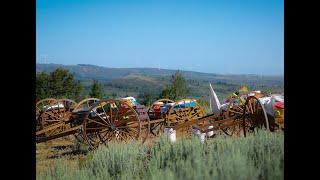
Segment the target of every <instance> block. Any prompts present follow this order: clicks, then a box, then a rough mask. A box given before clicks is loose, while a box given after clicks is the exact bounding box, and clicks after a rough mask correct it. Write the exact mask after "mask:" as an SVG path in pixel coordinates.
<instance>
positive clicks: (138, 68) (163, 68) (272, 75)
mask: <svg viewBox="0 0 320 180" xmlns="http://www.w3.org/2000/svg"><path fill="white" fill-rule="evenodd" d="M37 64H39V65H45V64H52V65H62V66H81V65H86V66H97V67H102V68H110V69H112V68H114V69H159V70H171V71H185V72H196V73H204V74H216V75H230V76H232V75H254V76H284V74H283V73H282V74H281V73H280V74H254V73H247V74H245V73H238V74H234V73H214V72H201V71H194V70H183V69H166V68H158V67H108V66H103V65H95V64H82V63H81V64H57V63H38V62H36V65H37Z"/></svg>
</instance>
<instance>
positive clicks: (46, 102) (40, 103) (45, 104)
mask: <svg viewBox="0 0 320 180" xmlns="http://www.w3.org/2000/svg"><path fill="white" fill-rule="evenodd" d="M54 101H56V99H54V98H46V99H42V100H40V101H38V102H37V103H36V127H37V128H36V130H37V131H38V130H39V129H40V128H41V125H40V122H39V121H38V118H39V116H40V114H41V113H42V112H43V111H44V110H45V108H46V107H48V105H50V104H51V103H52V102H54Z"/></svg>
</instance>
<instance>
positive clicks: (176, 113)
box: [165, 99, 205, 137]
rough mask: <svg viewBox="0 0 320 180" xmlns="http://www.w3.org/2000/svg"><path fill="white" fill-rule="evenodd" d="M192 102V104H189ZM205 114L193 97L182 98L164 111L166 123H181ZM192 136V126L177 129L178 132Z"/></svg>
mask: <svg viewBox="0 0 320 180" xmlns="http://www.w3.org/2000/svg"><path fill="white" fill-rule="evenodd" d="M191 103H193V105H191ZM203 116H205V112H204V109H203V108H202V107H201V105H200V104H199V103H197V101H196V100H195V99H182V100H180V101H178V102H176V103H175V104H174V105H173V106H172V107H171V108H170V109H169V110H168V112H167V113H166V116H165V120H166V125H176V124H182V123H185V122H188V121H191V120H194V119H199V118H201V117H203ZM179 133H181V135H182V136H186V137H190V136H192V126H190V127H186V128H182V129H179V131H178V134H179Z"/></svg>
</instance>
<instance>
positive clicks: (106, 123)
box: [93, 110, 110, 125]
mask: <svg viewBox="0 0 320 180" xmlns="http://www.w3.org/2000/svg"><path fill="white" fill-rule="evenodd" d="M93 112H94V113H95V114H96V115H97V116H98V117H99V118H100V119H101V120H102V121H103V122H104V123H105V125H110V124H109V123H108V122H107V121H106V120H105V119H104V118H103V117H101V116H100V114H99V113H98V112H97V111H96V110H93Z"/></svg>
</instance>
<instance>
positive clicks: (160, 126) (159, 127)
mask: <svg viewBox="0 0 320 180" xmlns="http://www.w3.org/2000/svg"><path fill="white" fill-rule="evenodd" d="M159 102H162V103H163V104H167V103H174V101H173V100H171V99H159V100H157V101H155V102H153V103H152V104H151V107H153V105H154V104H156V103H159ZM151 107H150V108H149V110H148V114H150V113H151ZM160 108H161V107H160ZM160 113H161V112H160ZM158 118H159V119H161V118H164V117H163V116H162V114H160V116H159V117H158ZM153 120H154V121H153ZM164 127H165V120H163V121H158V120H157V118H155V119H151V124H150V135H151V136H153V137H157V136H159V135H161V133H162V132H163V131H164Z"/></svg>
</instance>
